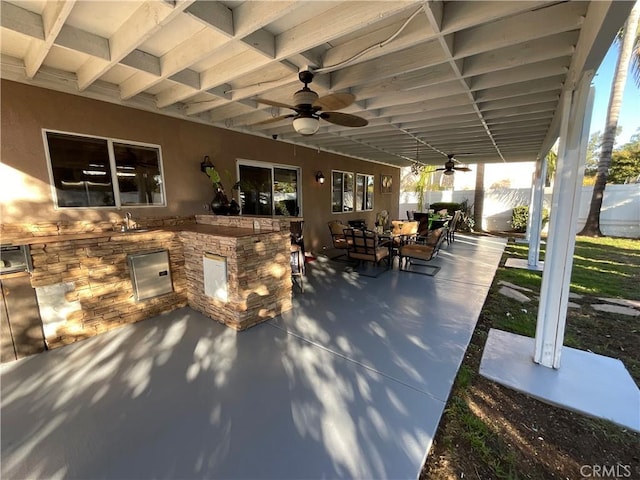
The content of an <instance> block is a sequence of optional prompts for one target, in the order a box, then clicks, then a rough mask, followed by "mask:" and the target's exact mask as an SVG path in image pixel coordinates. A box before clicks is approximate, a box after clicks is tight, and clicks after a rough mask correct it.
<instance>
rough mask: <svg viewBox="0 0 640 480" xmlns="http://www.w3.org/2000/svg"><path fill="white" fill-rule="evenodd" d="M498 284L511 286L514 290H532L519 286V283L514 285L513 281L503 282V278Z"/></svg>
mask: <svg viewBox="0 0 640 480" xmlns="http://www.w3.org/2000/svg"><path fill="white" fill-rule="evenodd" d="M498 285H504V286H505V287H507V288H512V289H514V290H520V291H522V292H533V290H531V289H530V288H526V287H521V286H520V285H516V284H515V283H509V282H505V281H504V280H500V281H499V282H498Z"/></svg>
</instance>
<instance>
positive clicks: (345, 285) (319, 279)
mask: <svg viewBox="0 0 640 480" xmlns="http://www.w3.org/2000/svg"><path fill="white" fill-rule="evenodd" d="M504 246H505V241H504V240H503V239H496V238H491V237H477V238H475V237H473V238H472V237H465V236H463V235H460V236H457V238H456V242H455V243H454V244H452V245H450V246H448V247H445V248H444V249H443V250H442V251H441V254H440V256H439V257H438V258H437V259H436V260H435V262H436V264H438V265H440V266H441V267H442V270H441V271H440V272H439V273H438V275H437V276H436V277H426V276H422V275H416V274H411V273H404V272H398V271H397V270H394V271H390V272H387V273H384V274H383V275H381V276H380V277H379V278H377V279H371V278H365V277H358V276H357V275H355V274H351V273H348V272H345V271H344V267H345V265H344V264H341V263H338V262H328V261H324V262H323V261H320V260H321V259H319V260H318V261H317V262H314V263H313V264H311V265H310V268H309V270H308V274H307V277H306V280H307V281H308V283H307V285H306V286H305V287H306V288H305V293H304V294H300V293H298V291H297V290H296V294H295V302H294V309H293V310H292V311H291V312H289V313H287V314H286V315H284V316H283V317H281V318H277V319H274V320H272V321H270V322H267V323H265V324H262V325H259V326H257V327H255V328H252V329H250V330H248V331H246V332H241V333H236V332H234V331H232V330H229V329H226V328H225V327H222V326H220V325H218V324H217V323H215V322H212V321H211V320H209V319H207V318H205V317H203V316H202V315H200V314H198V313H196V312H194V311H193V310H191V309H189V308H185V309H181V310H177V311H174V312H172V313H171V314H168V315H163V316H159V317H156V318H153V319H149V320H146V321H143V322H140V323H138V324H135V325H129V326H126V327H123V328H122V329H119V330H117V331H113V332H110V333H108V334H104V335H100V336H98V337H94V338H92V339H89V340H86V341H83V342H79V343H77V344H74V345H70V346H68V347H64V348H61V349H58V350H54V351H51V352H46V353H44V354H41V355H38V356H34V357H29V358H26V359H23V360H20V361H18V362H15V363H12V364H7V365H4V366H3V367H2V370H1V375H2V376H1V380H2V419H1V421H2V424H1V428H2V439H1V442H2V444H1V446H2V467H1V474H2V475H1V476H2V478H6V479H10V478H47V479H49V478H82V479H93V478H111V479H134V478H135V479H144V478H158V479H170V478H171V479H175V478H181V479H186V478H259V479H262V478H278V479H283V478H296V479H302V478H304V479H307V478H308V479H315V478H394V479H395V478H415V477H416V476H417V475H418V473H419V470H420V467H421V465H422V463H423V460H424V457H425V455H426V452H427V450H428V448H429V446H430V445H431V442H432V439H433V437H434V435H435V431H436V428H437V425H438V422H439V420H440V417H441V415H442V412H443V409H444V406H445V403H446V400H447V396H448V394H449V391H450V389H451V386H452V383H453V380H454V378H455V374H456V372H457V370H458V368H459V365H460V363H461V361H462V358H463V355H464V352H465V350H466V347H467V344H468V342H469V340H470V338H471V334H472V332H473V329H474V327H475V323H476V320H477V318H478V314H479V313H480V310H481V308H482V305H483V302H484V299H485V297H486V294H487V291H488V289H489V287H490V285H491V281H492V278H493V275H494V272H495V269H496V267H497V265H498V262H499V259H500V256H501V254H502V251H503V249H504Z"/></svg>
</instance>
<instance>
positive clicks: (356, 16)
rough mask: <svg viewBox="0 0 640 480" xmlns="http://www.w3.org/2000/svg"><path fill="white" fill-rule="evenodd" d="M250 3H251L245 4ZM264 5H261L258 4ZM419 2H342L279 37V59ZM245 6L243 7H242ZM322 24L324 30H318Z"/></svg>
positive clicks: (277, 49) (377, 20) (277, 50)
mask: <svg viewBox="0 0 640 480" xmlns="http://www.w3.org/2000/svg"><path fill="white" fill-rule="evenodd" d="M246 3H247V4H250V3H252V2H246ZM259 3H261V2H259ZM419 3H420V2H417V1H393V2H342V3H339V4H337V6H336V7H334V8H332V9H330V10H327V11H326V12H324V13H322V14H321V15H318V16H316V17H314V18H311V19H309V20H307V21H306V22H303V23H301V24H299V25H296V26H294V27H292V28H291V29H289V30H287V31H285V32H283V33H281V34H280V35H278V36H277V37H276V56H277V57H278V58H286V57H288V56H289V55H293V54H295V53H299V52H303V51H305V50H309V49H311V48H314V47H316V46H317V45H319V44H321V43H324V42H329V41H331V40H333V39H335V38H338V37H341V36H343V35H346V34H348V33H351V32H353V31H355V30H357V29H358V28H362V26H363V25H369V24H373V23H376V22H379V21H381V20H383V19H385V18H387V17H389V16H391V15H395V14H397V13H400V12H402V11H404V10H406V9H408V8H410V7H413V6H417V5H418V4H419ZM243 5H244V4H243ZM319 25H321V26H322V28H318V26H319Z"/></svg>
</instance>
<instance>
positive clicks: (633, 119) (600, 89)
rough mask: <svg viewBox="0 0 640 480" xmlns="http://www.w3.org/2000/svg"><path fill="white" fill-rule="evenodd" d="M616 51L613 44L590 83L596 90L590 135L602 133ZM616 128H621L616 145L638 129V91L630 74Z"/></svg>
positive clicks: (639, 102)
mask: <svg viewBox="0 0 640 480" xmlns="http://www.w3.org/2000/svg"><path fill="white" fill-rule="evenodd" d="M618 51H619V47H618V44H617V42H614V43H613V45H611V48H609V52H608V53H607V55H606V57H605V58H604V60H603V61H602V63H601V64H600V68H598V71H597V72H596V75H595V77H594V78H593V81H592V84H593V85H594V86H595V88H596V97H595V101H594V104H593V114H592V115H591V128H590V129H589V130H590V132H591V133H594V132H597V131H598V130H599V131H600V133H602V132H604V125H605V121H606V119H607V106H608V105H609V94H610V93H611V81H612V79H613V73H614V71H615V68H616V61H617V60H618ZM618 126H621V127H622V132H621V134H620V135H619V136H618V138H617V139H616V145H622V144H624V143H626V142H628V141H629V137H631V135H633V134H634V133H635V132H636V130H637V129H638V128H640V89H639V88H638V87H637V86H636V84H635V81H634V78H633V75H631V74H629V75H627V83H626V86H625V90H624V94H623V95H622V108H621V110H620V119H619V120H618Z"/></svg>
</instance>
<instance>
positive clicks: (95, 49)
mask: <svg viewBox="0 0 640 480" xmlns="http://www.w3.org/2000/svg"><path fill="white" fill-rule="evenodd" d="M54 45H56V46H59V47H62V48H65V49H67V50H71V51H77V52H82V53H86V54H87V55H90V56H92V57H98V58H102V59H104V60H109V58H110V53H109V40H107V39H106V38H104V37H101V36H99V35H95V34H93V33H90V32H86V31H84V30H80V29H79V28H75V27H72V26H71V25H63V26H62V28H61V29H60V33H58V36H57V37H56V38H55V40H54Z"/></svg>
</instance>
